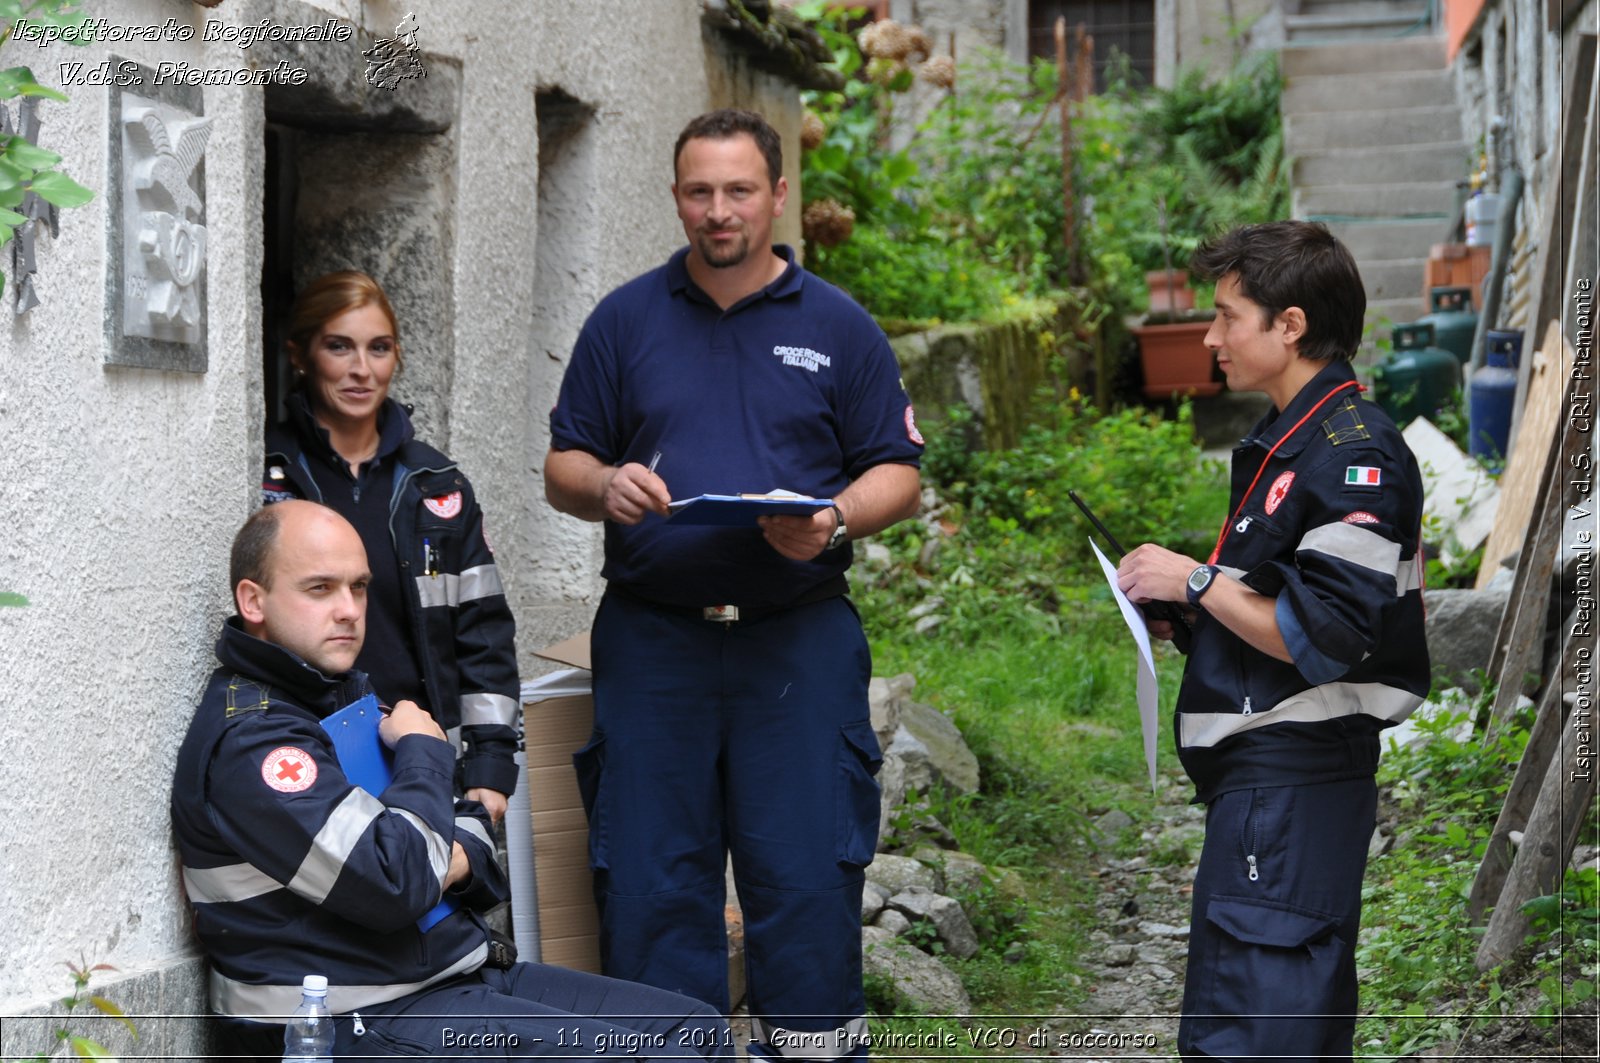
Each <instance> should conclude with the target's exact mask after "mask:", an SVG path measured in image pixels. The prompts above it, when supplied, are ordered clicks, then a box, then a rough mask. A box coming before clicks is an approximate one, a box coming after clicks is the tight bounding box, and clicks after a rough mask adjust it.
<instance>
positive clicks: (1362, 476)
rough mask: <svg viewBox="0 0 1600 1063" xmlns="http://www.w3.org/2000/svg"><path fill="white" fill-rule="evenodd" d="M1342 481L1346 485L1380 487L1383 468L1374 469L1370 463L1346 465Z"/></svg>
mask: <svg viewBox="0 0 1600 1063" xmlns="http://www.w3.org/2000/svg"><path fill="white" fill-rule="evenodd" d="M1344 482H1345V486H1346V487H1381V486H1382V485H1383V470H1382V469H1375V468H1373V467H1372V466H1371V465H1350V466H1346V467H1345V470H1344Z"/></svg>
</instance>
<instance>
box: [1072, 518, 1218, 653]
mask: <svg viewBox="0 0 1600 1063" xmlns="http://www.w3.org/2000/svg"><path fill="white" fill-rule="evenodd" d="M1067 497H1068V498H1070V499H1072V504H1073V505H1075V506H1077V507H1078V509H1079V510H1081V511H1082V512H1083V515H1084V516H1085V517H1088V518H1089V523H1090V524H1093V525H1094V528H1095V531H1097V532H1099V533H1100V536H1101V538H1103V539H1105V541H1106V545H1108V546H1110V547H1111V549H1112V550H1113V551H1114V552H1115V553H1116V555H1117V560H1118V561H1120V560H1122V557H1123V555H1124V554H1126V553H1127V552H1128V551H1126V550H1124V549H1123V548H1122V544H1121V543H1119V542H1117V538H1116V536H1114V535H1112V534H1111V532H1110V531H1109V530H1108V529H1107V528H1106V526H1105V525H1104V524H1101V523H1100V518H1099V517H1097V516H1095V515H1094V510H1092V509H1090V508H1089V505H1088V503H1086V502H1085V501H1084V500H1083V499H1081V498H1079V497H1078V492H1076V491H1073V490H1068V491H1067ZM1134 604H1135V605H1138V606H1139V611H1140V612H1141V613H1143V614H1144V615H1145V619H1147V620H1165V621H1167V622H1168V623H1170V624H1171V625H1172V644H1173V645H1174V646H1176V647H1177V648H1178V652H1179V653H1182V654H1187V653H1188V652H1189V645H1190V643H1191V642H1193V639H1194V629H1193V628H1192V627H1190V626H1189V621H1188V620H1187V619H1186V618H1185V616H1184V608H1183V606H1181V605H1179V604H1178V603H1177V602H1143V603H1138V602H1135V603H1134Z"/></svg>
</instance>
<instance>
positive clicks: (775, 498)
mask: <svg viewBox="0 0 1600 1063" xmlns="http://www.w3.org/2000/svg"><path fill="white" fill-rule="evenodd" d="M832 506H833V499H831V498H802V497H800V496H798V495H796V496H795V497H793V498H790V497H786V496H782V495H696V496H695V497H694V498H685V499H683V500H681V501H678V502H673V503H672V504H671V505H669V506H668V507H667V508H668V510H669V511H670V512H669V513H668V516H667V519H668V520H670V521H672V522H673V523H674V524H706V525H714V526H717V527H724V528H739V527H755V523H756V518H757V517H776V516H779V515H780V514H781V515H790V516H800V517H809V516H810V515H811V514H813V513H815V512H816V511H817V510H819V509H830V508H832Z"/></svg>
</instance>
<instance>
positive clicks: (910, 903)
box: [889, 886, 978, 960]
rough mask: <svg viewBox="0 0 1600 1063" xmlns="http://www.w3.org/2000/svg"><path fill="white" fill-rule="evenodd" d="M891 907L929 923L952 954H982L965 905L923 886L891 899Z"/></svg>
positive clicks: (915, 919) (965, 957) (966, 956)
mask: <svg viewBox="0 0 1600 1063" xmlns="http://www.w3.org/2000/svg"><path fill="white" fill-rule="evenodd" d="M889 907H890V908H892V909H894V910H895V911H897V912H901V913H903V914H904V915H905V916H906V917H907V918H909V919H910V920H911V921H912V922H913V923H916V922H924V921H926V922H929V923H932V924H933V928H934V930H935V932H936V933H938V935H939V940H940V941H942V942H944V947H945V950H946V951H947V952H949V953H950V955H952V956H955V957H957V958H958V959H963V960H964V959H967V958H968V957H971V956H976V955H977V954H978V934H977V932H976V931H975V930H973V929H972V922H971V921H970V920H969V919H968V918H967V913H966V912H964V911H962V910H961V905H960V904H958V903H957V902H956V901H955V900H953V899H952V898H950V897H946V896H943V895H942V894H938V893H935V892H933V891H932V890H930V889H926V888H924V887H922V886H912V887H910V888H909V889H907V890H905V891H904V892H902V893H897V894H895V895H894V896H893V897H890V898H889Z"/></svg>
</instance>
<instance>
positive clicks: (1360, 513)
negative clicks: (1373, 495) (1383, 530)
mask: <svg viewBox="0 0 1600 1063" xmlns="http://www.w3.org/2000/svg"><path fill="white" fill-rule="evenodd" d="M1344 522H1345V523H1346V524H1377V523H1379V521H1378V518H1377V517H1374V516H1373V515H1372V514H1371V513H1368V512H1367V511H1366V510H1364V509H1358V510H1356V511H1355V512H1354V513H1351V514H1350V515H1349V516H1347V517H1345V518H1344Z"/></svg>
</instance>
